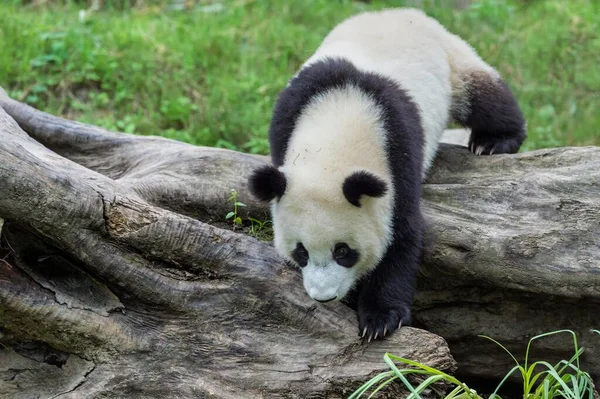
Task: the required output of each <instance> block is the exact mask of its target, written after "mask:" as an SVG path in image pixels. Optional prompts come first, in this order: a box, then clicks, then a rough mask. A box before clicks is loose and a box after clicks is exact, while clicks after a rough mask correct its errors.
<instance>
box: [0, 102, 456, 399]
mask: <svg viewBox="0 0 600 399" xmlns="http://www.w3.org/2000/svg"><path fill="white" fill-rule="evenodd" d="M5 111H6V112H5ZM9 114H10V116H9ZM13 118H14V120H13ZM15 120H16V121H17V122H18V124H17V123H16V122H15ZM262 162H264V161H263V159H262V158H261V157H253V156H249V155H245V154H241V153H236V152H232V151H225V150H218V149H211V148H199V147H194V146H190V145H186V144H182V143H178V142H174V141H170V140H165V139H161V138H150V137H135V136H130V135H124V134H117V133H111V132H107V131H104V130H102V129H98V128H94V127H90V126H85V125H81V124H76V123H73V122H70V121H66V120H63V119H60V118H55V117H52V116H50V115H47V114H44V113H41V112H38V111H36V110H34V109H32V108H29V107H27V106H24V105H23V104H20V103H17V102H15V101H13V100H11V99H9V98H7V97H6V96H2V93H0V218H2V219H4V226H3V227H2V232H1V235H2V244H3V249H2V251H3V252H0V397H10V398H31V397H43V398H55V397H56V398H94V397H110V398H119V397H123V398H132V397H156V398H159V397H160V398H164V397H169V398H176V397H182V398H184V397H185V398H191V397H199V398H204V397H215V398H239V397H244V398H262V397H291V398H293V397H298V398H307V397H314V398H318V397H328V398H329V397H331V398H341V397H345V396H347V394H348V393H349V392H351V391H352V390H353V389H356V388H357V387H358V386H360V384H361V383H362V382H364V381H366V379H368V378H369V377H370V376H372V375H373V374H375V373H377V372H379V371H381V370H384V369H386V366H385V364H384V363H383V360H382V357H383V354H384V353H385V352H386V351H390V352H393V353H396V354H399V355H401V356H406V357H409V358H415V359H418V360H420V361H423V362H426V363H428V364H431V365H432V366H435V367H440V368H442V369H445V370H449V371H452V370H454V369H455V363H454V360H453V359H452V357H451V355H450V353H449V350H448V346H447V344H446V343H445V341H444V340H443V339H442V338H441V337H439V336H436V335H434V334H432V333H429V332H427V331H424V330H419V329H415V328H405V329H403V330H402V331H401V332H400V333H398V334H395V335H394V336H393V337H391V338H390V339H388V340H386V341H384V342H377V343H370V344H364V343H361V341H360V340H359V339H358V335H357V332H358V331H357V327H356V317H355V315H354V313H353V312H352V311H351V310H350V309H347V308H345V307H343V306H327V307H326V306H317V305H316V304H315V303H314V302H313V301H312V300H310V299H309V298H308V297H307V295H306V294H305V293H304V290H303V288H302V283H301V277H300V274H299V273H298V271H296V270H294V269H292V268H290V267H289V266H286V265H284V264H283V263H282V262H281V259H280V258H279V257H278V256H277V254H276V253H275V251H274V249H273V247H272V246H271V245H270V244H268V243H264V242H260V241H258V240H256V239H254V238H251V237H248V236H245V235H242V234H238V233H234V232H232V231H229V230H226V229H221V228H219V227H215V226H212V225H211V224H209V223H207V222H210V221H213V220H215V221H218V222H220V221H221V220H223V218H224V215H225V214H226V213H227V211H229V210H230V204H228V203H227V201H226V200H227V197H228V196H229V194H230V189H238V190H239V191H240V196H241V197H242V198H243V200H244V201H245V202H247V203H248V205H249V207H248V208H249V209H250V210H252V212H254V213H262V212H264V209H261V208H259V207H258V205H257V204H256V203H254V202H253V201H252V200H251V199H250V197H249V196H248V195H247V190H246V188H245V186H244V182H245V178H246V176H247V174H248V172H249V171H250V170H251V168H253V167H255V166H257V165H260V164H261V163H262Z"/></svg>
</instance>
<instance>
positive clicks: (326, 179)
mask: <svg viewBox="0 0 600 399" xmlns="http://www.w3.org/2000/svg"><path fill="white" fill-rule="evenodd" d="M330 175H333V176H327V175H326V176H323V173H322V171H311V170H310V169H307V168H303V169H302V170H297V169H296V168H293V167H292V168H290V167H286V166H283V167H281V168H276V167H275V166H272V165H269V166H265V167H262V168H260V169H258V170H256V171H255V172H254V173H253V174H252V176H251V178H250V181H249V183H250V184H249V185H250V190H251V192H252V193H253V195H254V196H256V197H257V198H259V199H261V200H263V201H268V202H271V213H272V218H273V227H274V232H275V247H276V248H277V250H278V251H279V253H280V254H281V255H283V256H284V257H285V258H287V259H288V260H290V261H292V262H293V263H296V264H297V265H298V266H300V268H301V270H302V276H303V280H304V287H305V289H306V291H307V293H308V295H309V296H310V297H311V298H313V299H314V300H316V301H319V302H329V301H333V300H341V299H343V298H344V297H345V296H346V294H348V292H349V291H350V290H351V289H352V287H353V286H354V285H355V284H356V283H357V282H358V281H359V280H360V279H361V278H362V277H363V276H365V275H366V274H367V273H369V272H370V271H371V270H373V269H374V268H375V267H376V266H377V264H378V263H379V261H380V260H381V258H382V257H383V255H384V254H385V251H386V249H387V247H388V245H389V241H390V237H391V220H390V219H391V211H390V210H391V199H390V194H389V192H390V190H389V183H388V182H386V181H385V180H384V179H383V178H382V177H380V176H377V175H375V174H374V173H371V172H369V171H366V170H353V171H347V172H346V173H337V174H330Z"/></svg>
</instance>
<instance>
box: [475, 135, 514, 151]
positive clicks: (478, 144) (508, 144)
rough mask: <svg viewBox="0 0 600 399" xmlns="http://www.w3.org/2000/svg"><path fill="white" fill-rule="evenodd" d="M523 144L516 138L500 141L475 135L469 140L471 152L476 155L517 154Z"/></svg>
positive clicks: (501, 139)
mask: <svg viewBox="0 0 600 399" xmlns="http://www.w3.org/2000/svg"><path fill="white" fill-rule="evenodd" d="M522 142H523V140H521V139H520V138H516V137H506V138H500V139H498V138H490V137H485V136H483V137H481V136H479V137H478V136H476V135H473V136H471V139H470V140H469V150H470V151H471V152H472V153H473V154H475V155H494V154H515V153H516V152H518V151H519V148H520V147H521V143H522Z"/></svg>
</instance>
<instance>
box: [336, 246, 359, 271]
mask: <svg viewBox="0 0 600 399" xmlns="http://www.w3.org/2000/svg"><path fill="white" fill-rule="evenodd" d="M333 259H335V261H336V262H337V264H338V265H340V266H344V267H352V266H354V265H355V264H356V262H358V251H356V250H354V249H352V248H350V247H349V246H348V244H346V243H344V242H342V243H337V244H335V247H334V248H333Z"/></svg>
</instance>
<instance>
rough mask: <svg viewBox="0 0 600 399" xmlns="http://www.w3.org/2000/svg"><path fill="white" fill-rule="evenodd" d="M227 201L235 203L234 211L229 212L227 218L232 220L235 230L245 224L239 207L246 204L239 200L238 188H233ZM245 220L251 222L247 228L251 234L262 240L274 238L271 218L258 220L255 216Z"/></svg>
mask: <svg viewBox="0 0 600 399" xmlns="http://www.w3.org/2000/svg"><path fill="white" fill-rule="evenodd" d="M227 202H231V203H233V211H231V212H229V213H227V215H226V216H225V219H226V220H230V219H231V220H232V222H233V226H232V228H233V231H235V230H236V229H237V228H241V227H243V226H244V219H243V218H242V217H241V216H240V215H239V211H238V208H239V207H245V206H246V204H244V203H243V202H240V201H239V200H238V192H237V191H236V190H231V196H230V197H229V198H228V199H227ZM245 220H246V221H247V222H249V224H250V226H249V227H248V229H247V230H246V232H247V233H248V234H249V235H251V236H252V237H254V238H257V239H259V240H262V241H271V240H272V239H273V229H272V228H271V224H272V223H271V221H270V220H258V219H255V218H253V217H247V218H246V219H245ZM246 225H248V223H246Z"/></svg>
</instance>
